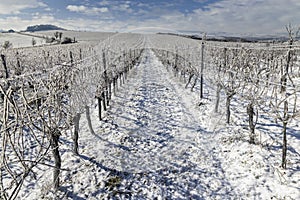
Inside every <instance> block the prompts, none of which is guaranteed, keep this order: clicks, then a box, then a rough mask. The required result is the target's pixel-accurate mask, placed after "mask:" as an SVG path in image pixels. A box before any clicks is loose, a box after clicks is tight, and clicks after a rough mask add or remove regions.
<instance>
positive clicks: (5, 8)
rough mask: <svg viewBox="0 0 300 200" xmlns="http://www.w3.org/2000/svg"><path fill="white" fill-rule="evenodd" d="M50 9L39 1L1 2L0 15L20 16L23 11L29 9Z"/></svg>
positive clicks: (12, 0) (16, 0)
mask: <svg viewBox="0 0 300 200" xmlns="http://www.w3.org/2000/svg"><path fill="white" fill-rule="evenodd" d="M38 7H44V8H45V7H48V6H47V5H46V4H45V3H43V2H41V1H39V0H26V1H24V0H1V1H0V15H1V14H2V15H9V14H20V13H21V11H22V10H24V9H28V8H38Z"/></svg>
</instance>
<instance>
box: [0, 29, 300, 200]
mask: <svg viewBox="0 0 300 200" xmlns="http://www.w3.org/2000/svg"><path fill="white" fill-rule="evenodd" d="M68 34H71V33H68ZM76 37H77V36H76ZM95 38H96V36H93V40H92V41H82V42H79V43H76V44H71V45H54V46H48V47H34V48H19V49H10V50H3V51H1V52H0V53H1V62H2V63H1V68H0V69H1V82H0V92H1V98H0V103H1V107H0V109H1V119H0V123H1V124H0V136H1V147H0V149H1V155H0V156H1V163H0V164H1V166H0V167H1V179H0V192H1V195H0V199H300V123H299V122H300V108H299V106H300V100H299V98H300V88H299V83H300V62H299V61H300V60H299V56H300V48H299V46H297V45H295V44H296V43H292V41H291V43H290V44H289V45H288V44H281V45H275V44H268V45H266V44H250V43H249V44H247V43H221V42H208V41H197V40H192V39H188V38H183V37H178V36H171V35H160V34H153V35H152V34H146V35H143V34H134V33H130V34H129V33H127V34H125V33H123V34H116V33H115V34H108V33H106V34H105V35H102V36H101V37H99V38H101V39H99V40H98V41H97V42H96V40H95Z"/></svg>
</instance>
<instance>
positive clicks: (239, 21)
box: [188, 0, 300, 34]
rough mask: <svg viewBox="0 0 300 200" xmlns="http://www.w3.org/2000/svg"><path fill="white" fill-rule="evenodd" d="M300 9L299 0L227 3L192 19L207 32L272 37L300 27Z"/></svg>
mask: <svg viewBox="0 0 300 200" xmlns="http://www.w3.org/2000/svg"><path fill="white" fill-rule="evenodd" d="M299 10H300V4H299V1H298V0H285V1H282V0H244V1H239V0H236V1H231V0H223V1H220V2H217V3H214V4H211V5H209V6H207V7H206V8H205V9H196V10H194V12H193V13H191V14H189V15H188V16H189V17H191V19H192V20H191V22H192V23H193V24H194V25H195V26H197V28H198V29H200V30H204V31H206V30H207V31H226V32H234V33H265V34H272V33H275V32H282V31H284V25H285V24H287V23H289V22H292V23H293V24H296V25H299V24H297V23H300V22H299V21H297V20H298V19H300V12H299ZM192 23H191V24H190V27H191V28H192ZM194 29H195V28H194Z"/></svg>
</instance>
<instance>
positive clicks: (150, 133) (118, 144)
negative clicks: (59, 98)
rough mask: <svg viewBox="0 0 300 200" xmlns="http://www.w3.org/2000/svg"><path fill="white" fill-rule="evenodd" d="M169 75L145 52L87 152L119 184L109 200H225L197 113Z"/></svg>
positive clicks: (224, 187)
mask: <svg viewBox="0 0 300 200" xmlns="http://www.w3.org/2000/svg"><path fill="white" fill-rule="evenodd" d="M170 74H171V72H168V71H167V69H166V68H165V67H164V66H163V65H162V64H161V62H160V61H158V59H157V57H156V56H155V55H154V53H153V52H152V51H151V50H146V51H145V52H144V55H143V59H142V61H141V63H140V64H139V65H138V66H136V68H135V69H134V70H133V71H132V72H131V74H130V80H129V81H128V83H126V85H124V86H123V88H121V89H120V91H119V92H118V94H117V96H115V97H114V98H113V100H112V106H111V108H110V110H109V111H108V113H107V117H106V120H105V122H103V123H102V125H101V129H100V130H99V132H98V136H97V138H98V139H99V143H98V145H97V146H93V147H91V148H94V151H98V155H102V156H101V158H99V157H98V158H95V160H96V161H95V163H98V166H100V167H102V168H104V169H105V170H110V171H111V173H110V175H111V177H116V176H118V177H120V178H121V180H120V182H118V184H115V185H113V186H112V187H111V188H109V190H113V191H114V192H113V193H112V194H111V195H113V196H115V195H116V196H118V195H119V196H124V195H125V196H124V197H126V198H128V197H132V198H138V199H149V198H150V199H153V198H156V197H157V198H159V197H162V198H166V199H174V198H180V199H181V198H182V199H186V198H192V199H199V198H207V197H212V198H216V197H220V198H221V197H225V196H226V197H228V195H229V193H232V189H231V187H230V185H229V184H228V183H227V182H226V180H225V177H224V174H223V172H222V170H221V165H220V163H219V162H218V160H217V159H216V158H215V157H214V155H213V148H212V146H210V144H209V143H208V141H206V139H207V138H205V137H204V138H203V135H204V134H206V133H205V131H204V130H202V129H201V127H200V126H199V124H198V123H197V115H195V114H194V113H193V112H196V111H195V110H193V108H189V106H188V105H186V104H185V102H184V98H182V97H181V95H182V94H181V91H178V89H176V88H178V87H174V85H173V84H172V80H171V77H170ZM99 163H101V164H99ZM104 166H105V167H104ZM118 180H119V179H118ZM102 192H103V193H105V192H108V191H102ZM100 193H101V192H100Z"/></svg>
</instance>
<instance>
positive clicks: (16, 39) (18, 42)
mask: <svg viewBox="0 0 300 200" xmlns="http://www.w3.org/2000/svg"><path fill="white" fill-rule="evenodd" d="M32 38H34V39H35V41H36V45H43V44H45V40H44V39H41V38H35V37H32V36H27V35H21V34H18V33H0V45H1V46H2V45H3V44H4V42H5V41H9V42H10V43H12V47H13V48H21V47H32Z"/></svg>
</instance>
